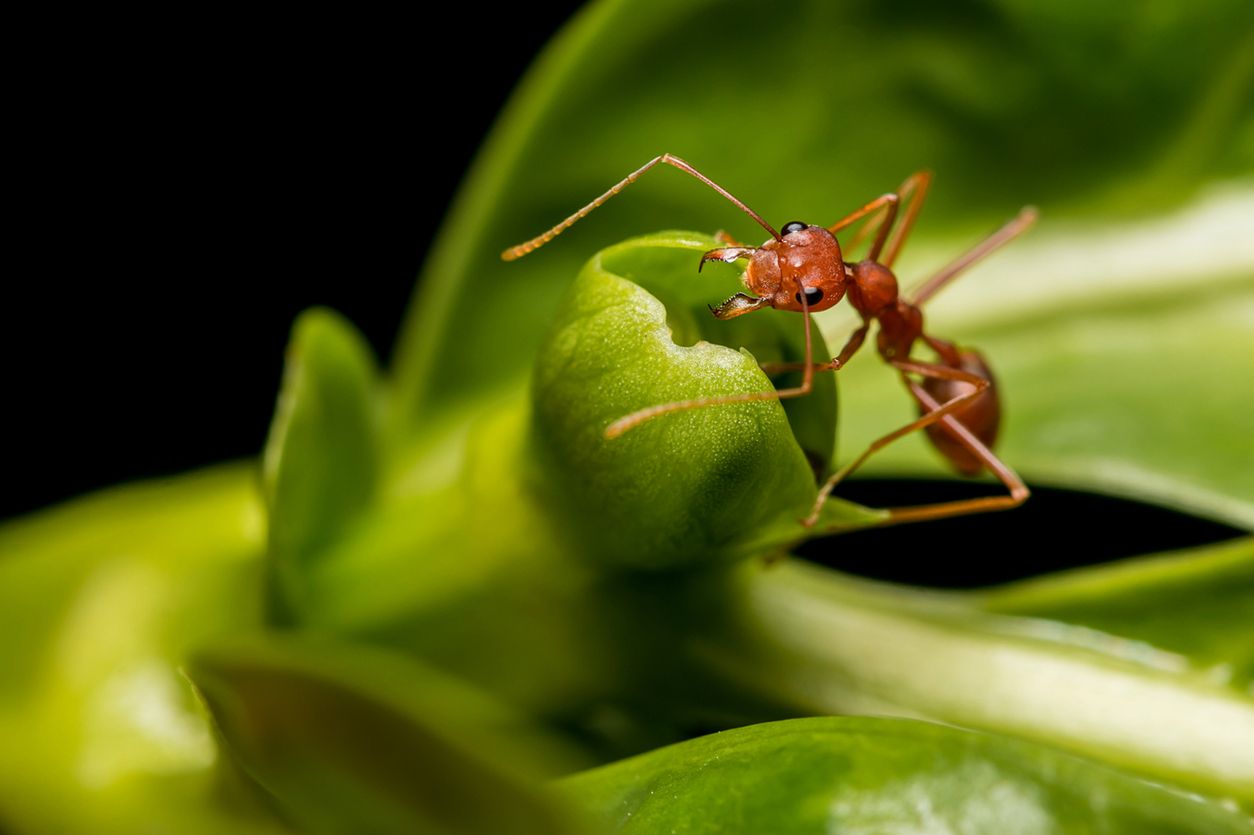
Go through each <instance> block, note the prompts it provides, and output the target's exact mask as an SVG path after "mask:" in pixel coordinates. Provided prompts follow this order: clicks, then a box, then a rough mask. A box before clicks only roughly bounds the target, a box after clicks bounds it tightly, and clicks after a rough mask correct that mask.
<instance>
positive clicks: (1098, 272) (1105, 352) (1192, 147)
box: [393, 0, 1254, 526]
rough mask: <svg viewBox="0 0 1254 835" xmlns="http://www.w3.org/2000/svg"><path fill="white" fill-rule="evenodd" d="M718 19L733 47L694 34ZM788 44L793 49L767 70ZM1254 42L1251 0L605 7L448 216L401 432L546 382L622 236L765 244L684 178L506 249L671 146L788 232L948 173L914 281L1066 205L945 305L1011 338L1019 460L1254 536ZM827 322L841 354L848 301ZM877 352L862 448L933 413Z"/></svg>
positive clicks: (401, 389) (939, 318) (921, 454)
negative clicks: (1024, 214)
mask: <svg viewBox="0 0 1254 835" xmlns="http://www.w3.org/2000/svg"><path fill="white" fill-rule="evenodd" d="M712 33H716V40H717V47H702V46H694V44H696V43H698V42H699V41H700V38H701V36H709V37H714V35H713V34H712ZM770 56H775V57H778V56H788V60H787V62H786V63H787V67H786V68H784V67H783V65H781V68H780V69H779V71H778V72H774V71H765V70H764V69H763V66H764V64H763V61H764V60H767V61H768V63H769V60H770V59H769V57H770ZM1093 56H1101V57H1100V61H1099V62H1098V64H1100V70H1098V69H1096V67H1097V64H1095V63H1094V58H1093ZM1251 56H1254V19H1252V17H1251V10H1250V5H1249V3H1248V2H1246V0H1200V2H1197V3H1191V4H1187V5H1184V6H1179V5H1168V6H1158V5H1154V6H1140V7H1137V8H1135V9H1128V8H1123V7H1120V8H1115V7H1111V8H1109V9H1105V8H1103V9H1096V8H1094V7H1092V5H1091V4H1088V5H1085V4H1081V3H1078V2H1067V3H1061V4H1024V3H1019V2H1009V1H1008V0H1007V2H994V3H987V4H983V5H976V6H972V5H968V6H964V7H963V8H961V9H952V8H946V9H945V10H943V11H942V10H938V9H937V8H935V7H934V6H931V5H929V4H927V3H923V2H904V3H893V4H882V3H857V2H845V3H838V4H832V3H829V2H824V0H801V2H796V3H791V4H789V6H788V11H787V13H782V12H780V11H779V10H776V9H764V8H763V7H762V6H761V5H760V4H754V3H750V2H747V0H723V2H716V1H715V0H704V2H701V1H698V2H689V3H684V4H678V5H677V4H675V3H673V2H661V0H633V2H625V0H607V2H600V3H595V4H593V5H592V6H590V7H589V8H588V9H586V10H585V11H584V12H583V13H582V14H581V15H580V16H579V17H578V18H577V19H576V20H575V21H574V22H573V23H572V24H571V25H570V26H569V27H568V28H567V29H566V30H565V31H564V32H563V33H562V35H561V36H560V37H559V38H558V39H557V40H556V41H555V42H554V43H553V45H552V46H551V47H550V48H549V50H548V51H546V53H545V54H544V55H543V56H542V58H541V60H540V61H539V62H538V63H537V64H536V66H535V68H534V69H533V70H532V72H531V73H529V74H528V76H527V78H526V79H525V81H524V83H523V85H522V86H521V87H520V89H519V92H518V94H517V95H516V96H515V98H514V100H513V101H512V102H511V104H510V106H509V108H508V109H507V110H506V112H505V113H504V114H503V116H502V118H501V120H500V122H499V124H498V127H497V129H496V130H495V131H494V133H493V134H492V136H491V137H490V138H489V141H488V142H487V144H486V145H485V148H484V150H483V153H482V154H481V156H480V159H479V161H478V163H477V164H476V166H475V167H474V169H473V171H472V172H471V175H470V177H469V179H468V181H467V184H466V187H465V189H464V190H463V192H462V194H461V196H460V198H459V199H458V201H457V202H456V204H455V206H454V208H453V211H452V212H451V213H450V216H449V218H448V219H447V221H446V223H445V226H444V228H443V231H442V233H441V235H440V238H439V243H438V244H437V247H436V249H435V251H434V252H433V254H432V256H431V258H430V260H429V262H428V264H427V267H426V269H425V272H424V279H423V284H422V285H421V290H420V291H419V295H418V296H417V297H416V300H415V302H414V305H413V307H412V308H411V311H410V315H409V318H408V320H407V323H406V326H405V329H404V332H403V333H402V336H401V339H400V341H399V343H398V346H399V347H398V353H397V362H396V366H395V383H396V387H397V388H396V390H397V401H396V402H397V407H398V408H397V410H396V412H395V415H394V418H395V420H394V426H393V429H394V430H395V431H396V432H397V433H398V434H400V435H402V436H406V435H412V434H414V433H415V432H418V431H423V430H422V429H421V427H425V426H426V425H428V424H429V423H430V422H431V421H438V420H439V419H440V416H441V415H447V414H450V413H453V412H456V411H457V410H458V409H460V408H461V407H464V406H465V405H466V404H468V403H471V402H472V401H474V400H475V399H477V398H482V397H483V396H484V394H485V393H486V392H490V391H492V390H494V389H496V388H498V387H500V386H508V385H511V381H513V380H516V379H518V378H519V377H520V376H521V375H523V374H524V373H525V371H526V368H527V367H528V363H529V361H530V358H531V357H532V356H533V353H534V351H535V350H537V349H538V348H539V346H540V344H541V340H542V334H543V333H544V329H545V327H546V325H547V322H548V321H549V320H550V319H551V317H552V314H553V311H554V310H555V309H556V308H557V305H558V303H559V301H558V300H559V299H560V297H561V294H562V291H563V289H564V288H565V286H566V284H567V282H568V281H569V277H570V276H572V275H574V274H575V273H576V271H577V268H578V265H579V264H580V263H582V262H583V261H584V260H585V259H586V257H587V256H588V254H589V253H591V252H595V251H596V250H598V249H599V248H601V247H602V246H604V245H606V244H607V243H608V242H610V241H614V240H620V239H622V238H623V237H625V236H627V235H630V234H639V233H643V232H646V231H648V230H651V229H657V228H675V227H681V228H693V229H703V230H706V231H713V230H715V229H718V228H720V227H723V228H727V229H729V230H730V231H731V232H732V233H733V234H734V235H736V236H737V237H740V238H742V239H745V240H747V241H749V242H750V243H755V242H757V241H758V240H760V239H761V238H762V232H761V230H760V228H758V227H757V226H756V225H755V224H754V223H753V222H752V221H751V220H750V219H748V218H747V217H745V216H744V215H742V214H741V213H740V212H738V211H737V210H736V209H735V208H734V207H733V206H731V205H730V204H728V203H726V202H725V201H723V200H721V199H720V198H719V197H718V196H717V195H716V194H714V193H713V192H711V191H710V190H708V189H706V188H704V187H703V186H701V185H700V184H699V183H697V182H695V181H694V180H692V179H691V178H688V177H685V176H684V175H683V174H681V173H680V172H678V171H675V170H671V169H668V168H666V167H664V166H663V167H660V168H659V170H656V171H651V172H649V173H648V174H646V175H645V176H644V178H643V179H642V180H641V181H640V182H638V183H636V184H634V185H632V186H630V187H629V188H628V189H627V190H625V191H624V192H623V193H622V194H621V195H620V196H618V197H615V198H614V199H613V200H611V201H610V202H609V203H607V204H606V205H605V206H604V207H602V208H600V209H598V210H597V211H596V212H595V213H593V215H592V216H590V217H588V218H587V219H585V220H583V221H581V222H580V223H579V224H578V225H576V226H575V227H574V228H572V229H571V230H570V231H568V232H566V233H564V234H563V236H562V237H560V238H558V239H557V240H555V241H553V242H552V243H550V244H549V245H547V246H546V247H544V248H543V249H541V250H540V251H538V252H536V253H534V254H532V255H529V256H527V257H526V258H524V259H522V260H521V261H518V262H515V263H510V264H503V263H501V262H500V261H499V259H498V253H499V252H500V251H501V250H503V249H504V248H506V247H507V246H509V245H512V244H515V243H517V242H519V241H522V240H526V239H528V238H530V237H531V236H533V235H535V234H537V233H539V232H541V231H542V230H544V229H545V228H546V227H548V226H549V225H551V224H553V223H556V222H557V221H558V220H560V219H561V218H564V217H566V216H567V215H568V214H570V213H571V212H572V211H574V210H575V209H577V208H578V207H580V206H583V205H584V204H586V203H587V202H588V201H589V200H591V199H592V198H593V197H595V196H596V195H598V194H600V193H602V192H603V191H604V190H605V189H606V188H608V187H609V186H610V185H612V184H613V183H615V182H617V181H619V180H620V179H621V178H622V177H623V176H624V175H626V174H627V173H628V172H630V171H632V170H634V169H636V168H637V167H639V166H640V165H641V164H642V163H644V162H645V161H646V160H648V159H650V158H652V157H654V156H656V155H657V154H660V153H662V152H673V153H677V154H679V155H680V156H682V157H684V158H685V159H687V160H688V161H690V162H692V163H693V164H695V165H696V166H697V167H698V168H699V169H701V170H702V171H703V172H705V173H706V174H707V175H709V176H710V177H712V178H714V179H715V180H716V181H718V182H719V183H720V184H721V185H722V186H724V187H726V188H727V189H729V190H730V191H731V192H732V193H734V194H735V195H736V196H737V197H739V198H740V199H742V200H744V201H746V202H747V203H748V204H749V205H750V206H752V207H753V208H754V209H755V210H756V211H757V212H759V213H760V214H762V215H763V216H764V217H766V218H768V219H770V220H771V221H772V222H774V223H776V225H778V224H780V223H782V222H784V221H785V220H790V219H793V218H801V219H807V220H812V221H816V222H831V221H834V220H835V219H837V218H839V217H841V216H843V215H844V214H846V213H847V212H849V211H851V210H852V209H854V208H856V207H858V206H860V205H862V204H863V203H865V202H866V201H867V200H869V199H871V198H873V197H875V196H877V195H879V194H881V193H883V192H884V191H886V190H889V189H891V188H893V187H895V186H896V185H897V184H898V183H900V182H901V181H902V180H903V179H904V178H905V177H906V175H907V174H909V173H910V172H911V171H913V170H917V169H920V168H930V169H932V170H934V171H935V172H936V182H935V188H934V189H933V191H932V193H931V195H930V196H929V198H928V204H927V208H926V209H925V210H924V212H923V214H922V216H921V217H920V220H919V223H918V224H917V226H916V231H915V232H914V234H913V237H912V239H911V241H910V244H909V246H908V247H907V248H906V250H905V253H904V255H903V258H902V260H901V261H900V263H899V264H898V265H897V266H898V267H899V270H898V273H899V276H900V278H901V280H902V282H903V285H904V286H911V285H913V284H915V283H916V282H917V281H919V280H921V279H923V278H924V277H925V276H926V275H927V274H928V273H929V272H931V271H932V270H933V269H935V268H937V267H939V266H940V265H942V264H944V263H945V262H947V261H948V260H949V259H951V258H953V257H955V256H957V255H958V254H959V253H960V252H962V251H963V250H964V249H966V248H967V247H968V246H970V245H971V244H972V243H974V242H975V241H976V240H978V239H979V237H980V236H981V235H982V234H985V233H987V232H988V231H991V230H992V229H993V228H995V227H996V226H997V225H998V224H1000V223H1001V222H1002V221H1004V220H1005V219H1007V218H1009V217H1011V216H1013V215H1014V213H1015V212H1017V211H1018V209H1019V208H1020V207H1021V206H1022V205H1024V204H1027V203H1032V204H1035V205H1037V206H1039V207H1040V209H1041V214H1042V221H1041V223H1040V225H1039V228H1038V229H1037V230H1034V231H1033V232H1032V233H1031V234H1030V235H1029V236H1027V238H1026V239H1025V240H1023V241H1018V242H1016V243H1015V244H1014V245H1013V246H1012V247H1010V248H1009V249H1008V250H1007V252H1005V253H1002V254H999V255H998V256H997V257H995V258H994V259H992V260H990V262H989V263H988V265H987V267H986V268H984V269H982V270H980V271H978V272H973V273H972V274H971V275H970V276H966V277H964V278H963V279H962V280H961V281H960V282H959V284H958V285H955V286H954V287H953V288H951V289H947V290H946V291H945V293H944V294H943V296H942V297H941V298H939V299H938V300H937V304H935V305H934V306H933V308H932V309H931V310H930V311H929V313H930V314H931V316H930V320H929V326H930V327H933V328H934V329H935V331H936V332H937V333H938V334H939V335H941V336H943V337H947V338H953V339H956V340H958V341H960V342H972V343H975V344H978V345H980V346H981V347H983V348H985V349H986V351H987V354H988V356H989V358H990V360H991V362H992V363H993V367H994V370H995V371H996V372H997V373H998V375H999V380H1000V384H1001V388H1002V392H1003V398H1004V401H1005V406H1006V410H1007V414H1008V416H1009V422H1008V425H1007V427H1006V430H1005V432H1004V442H1005V447H1004V449H1005V453H1006V457H1007V460H1008V461H1009V462H1010V463H1011V464H1013V465H1015V466H1019V467H1021V468H1022V469H1023V470H1024V471H1025V473H1026V474H1027V475H1028V476H1029V478H1031V479H1033V480H1035V481H1038V482H1041V483H1055V484H1067V485H1069V486H1074V487H1081V488H1083V489H1097V490H1107V491H1113V492H1119V493H1120V494H1130V495H1135V496H1140V497H1144V498H1149V499H1152V500H1154V501H1160V502H1167V503H1171V504H1177V503H1178V504H1180V505H1181V506H1183V507H1186V508H1188V509H1190V510H1192V511H1193V512H1198V513H1202V514H1204V515H1207V516H1211V517H1212V518H1219V519H1225V520H1228V521H1230V522H1233V523H1236V524H1240V525H1243V526H1249V525H1250V524H1251V518H1252V511H1251V506H1252V505H1254V486H1252V485H1251V482H1250V476H1249V475H1248V471H1249V470H1250V469H1251V468H1249V467H1246V468H1244V469H1245V470H1246V471H1247V474H1245V475H1244V476H1242V473H1241V472H1240V471H1239V470H1238V467H1239V464H1240V460H1239V459H1240V456H1233V455H1231V454H1229V453H1228V452H1227V450H1229V449H1232V448H1233V447H1230V446H1228V445H1229V444H1232V443H1239V442H1240V441H1242V440H1243V438H1242V436H1241V435H1240V434H1239V427H1240V425H1241V424H1240V421H1241V420H1242V418H1243V416H1246V415H1249V414H1254V386H1242V385H1239V384H1237V381H1240V380H1244V379H1248V378H1250V376H1251V373H1250V362H1251V360H1250V359H1249V358H1250V357H1251V356H1254V343H1252V342H1251V337H1250V333H1251V328H1250V326H1249V321H1250V319H1249V313H1248V304H1246V303H1244V302H1242V303H1240V304H1241V307H1240V309H1239V310H1238V309H1237V308H1236V307H1234V308H1233V309H1231V310H1228V311H1226V312H1225V310H1224V306H1225V305H1226V304H1229V303H1232V304H1234V305H1235V304H1236V303H1237V302H1236V299H1233V298H1228V297H1227V291H1228V290H1229V289H1233V288H1237V287H1241V288H1244V291H1243V292H1244V295H1245V297H1246V298H1248V292H1249V288H1250V287H1251V284H1252V282H1254V251H1252V250H1251V247H1250V244H1249V236H1248V235H1247V234H1245V233H1244V232H1243V231H1242V230H1243V228H1244V226H1246V225H1248V222H1247V220H1248V217H1249V216H1250V213H1251V211H1252V205H1254V203H1252V200H1254V197H1252V195H1254V186H1251V184H1250V181H1249V179H1248V177H1249V172H1250V171H1251V170H1254V57H1251ZM1164 114H1170V118H1164ZM1242 178H1244V179H1242ZM980 273H982V274H980ZM1225 288H1226V289H1225ZM1149 299H1155V300H1158V302H1161V303H1160V304H1157V305H1149V306H1148V307H1146V306H1143V305H1142V303H1143V302H1145V301H1147V300H1149ZM819 318H820V321H821V322H822V324H823V328H824V332H825V334H826V335H827V337H828V339H829V342H830V343H831V344H833V345H836V344H840V341H841V340H842V339H843V338H844V336H845V335H846V334H847V333H848V330H849V329H850V327H851V322H850V320H849V318H848V316H847V315H842V314H841V313H840V312H839V311H838V310H837V311H833V312H832V313H831V314H830V315H828V314H824V315H822V316H820V317H819ZM503 334H508V335H509V348H508V350H501V349H500V347H499V343H500V338H501V336H502V335H503ZM1224 345H1226V346H1228V349H1226V350H1222V349H1221V350H1217V348H1222V346H1224ZM1242 348H1245V350H1241V349H1242ZM864 351H865V353H866V354H868V356H862V357H859V358H858V359H857V361H856V362H855V363H854V364H853V366H852V367H851V368H850V369H849V371H848V372H841V373H842V376H849V379H848V380H847V383H848V384H849V385H847V387H846V389H845V392H846V400H845V402H844V404H843V407H842V408H843V410H844V419H845V422H846V426H845V427H844V428H842V440H841V446H842V448H843V449H844V450H845V451H846V453H847V454H853V453H855V452H857V451H858V450H859V449H860V448H861V446H862V445H863V444H864V443H865V442H866V441H867V440H869V439H870V438H871V437H874V436H876V435H879V434H883V433H885V432H887V431H889V430H891V429H893V428H895V427H896V426H899V425H901V424H902V423H904V422H905V419H906V418H907V417H908V416H909V412H910V401H909V400H908V398H907V396H906V395H905V394H904V393H903V392H902V391H901V390H900V385H899V383H898V382H897V381H896V380H895V378H894V376H893V375H891V374H889V373H888V372H886V371H884V370H883V369H882V368H880V367H878V366H879V365H880V364H879V363H878V362H877V361H876V360H875V358H874V357H873V356H870V354H872V353H873V352H872V351H871V350H869V349H864ZM863 369H865V374H866V378H870V377H874V378H875V379H876V380H879V381H880V383H879V385H880V386H881V388H880V389H876V390H875V392H880V391H882V392H884V394H883V402H884V404H885V408H879V404H880V395H879V394H878V393H874V392H872V391H870V390H868V391H867V392H864V391H863V390H862V386H863V383H864V379H865V378H864V377H863V376H862V370H863ZM855 372H857V373H856V374H855ZM1212 426H1213V427H1214V431H1212ZM1130 428H1131V430H1132V431H1130ZM1234 430H1237V431H1234ZM1177 443H1182V444H1183V449H1182V450H1181V451H1179V452H1178V451H1177V449H1176V446H1175V445H1176V444H1177ZM896 454H899V457H896V458H894V457H893V455H896ZM933 459H934V454H933V453H932V452H931V451H930V450H927V449H926V448H925V447H924V445H923V442H922V441H921V440H920V439H909V440H908V441H903V442H902V443H901V444H896V445H894V446H893V447H890V451H889V452H886V453H885V454H884V455H881V456H875V457H873V458H872V459H871V461H870V462H869V463H868V466H867V472H868V473H870V472H873V471H875V469H876V468H879V472H888V471H890V470H891V471H893V472H910V473H920V472H931V473H935V472H937V469H936V467H935V465H934V464H932V463H931V462H932V461H933ZM1073 464H1075V465H1076V466H1075V467H1072V465H1073Z"/></svg>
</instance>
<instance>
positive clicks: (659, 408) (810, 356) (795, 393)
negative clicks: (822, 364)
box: [605, 295, 815, 439]
mask: <svg viewBox="0 0 1254 835" xmlns="http://www.w3.org/2000/svg"><path fill="white" fill-rule="evenodd" d="M801 298H802V302H801V307H802V310H801V316H802V320H803V321H804V323H805V360H804V362H803V363H802V371H803V373H802V376H801V385H799V386H795V387H793V388H787V389H771V390H770V391H749V392H745V393H743V394H728V395H724V396H722V397H698V398H696V399H694V400H677V401H675V402H674V403H659V404H658V405H656V406H649V407H648V408H645V409H640V410H639V411H635V412H632V413H631V414H629V415H624V416H623V417H620V418H619V419H618V420H616V421H614V422H613V423H611V424H610V425H609V426H607V427H605V437H606V438H607V439H613V438H617V437H618V436H619V435H622V434H623V433H624V432H626V431H628V430H630V429H634V428H636V427H637V426H639V425H640V424H642V423H644V422H645V421H649V420H652V419H653V418H655V417H660V416H661V415H668V414H670V413H672V412H684V411H687V410H689V409H702V408H705V407H706V406H724V405H727V404H730V403H752V402H755V401H759V400H783V399H785V398H789V397H802V396H803V395H807V394H809V393H810V390H811V389H812V388H813V387H814V372H815V365H814V340H813V338H812V336H811V333H810V331H811V324H810V309H809V305H807V304H806V302H805V296H804V295H803V296H802V297H801Z"/></svg>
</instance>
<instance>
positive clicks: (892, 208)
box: [827, 171, 932, 267]
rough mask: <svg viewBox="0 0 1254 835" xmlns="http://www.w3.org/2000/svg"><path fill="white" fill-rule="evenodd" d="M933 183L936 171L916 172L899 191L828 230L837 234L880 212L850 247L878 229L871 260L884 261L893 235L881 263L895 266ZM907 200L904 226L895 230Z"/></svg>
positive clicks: (881, 198) (872, 202)
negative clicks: (902, 205) (885, 247)
mask: <svg viewBox="0 0 1254 835" xmlns="http://www.w3.org/2000/svg"><path fill="white" fill-rule="evenodd" d="M931 183H932V172H930V171H916V172H915V173H913V174H911V175H910V176H909V177H907V178H906V179H905V181H904V182H903V183H902V184H901V186H900V187H899V188H898V189H897V190H896V191H893V192H889V193H888V194H884V195H881V196H879V197H877V198H876V199H874V200H872V201H871V202H870V203H867V204H866V205H865V206H863V207H862V208H860V209H858V210H857V211H855V212H853V213H852V214H850V215H848V216H846V217H844V218H842V219H841V220H838V221H836V223H834V224H832V225H831V226H829V227H828V228H827V231H829V232H831V233H832V234H833V235H835V234H836V233H837V232H839V231H841V230H842V229H845V228H847V227H849V226H851V225H852V224H854V223H857V222H858V221H859V220H861V219H862V218H864V217H866V216H867V215H872V214H874V213H876V212H879V213H880V214H879V216H878V217H873V218H872V219H871V220H869V221H867V223H866V224H865V225H864V226H863V227H862V228H861V229H859V230H858V232H857V234H856V235H854V237H853V238H852V240H851V241H850V242H849V248H850V249H853V248H854V247H855V246H857V245H858V244H860V243H861V242H862V240H863V239H864V238H865V237H866V236H867V235H868V234H870V230H872V229H874V230H875V240H874V242H873V243H872V244H871V248H870V250H869V251H868V252H867V258H868V259H870V260H872V261H881V259H880V252H881V250H883V249H884V246H885V244H886V243H887V242H888V240H889V232H892V233H893V235H892V242H891V243H888V255H887V256H885V257H884V258H883V259H882V261H881V263H883V264H884V265H885V266H890V267H891V266H892V262H893V261H894V260H895V259H896V257H897V253H898V251H900V249H901V247H902V244H904V243H905V239H906V236H907V235H908V234H910V229H911V228H912V227H913V226H914V220H915V218H916V217H918V214H919V210H920V209H922V208H923V198H924V197H925V196H926V195H927V190H928V187H929V186H930V185H931ZM903 201H905V203H906V211H905V215H904V217H903V218H902V223H901V225H900V226H898V227H897V228H896V229H894V224H895V223H896V221H897V209H898V207H899V206H900V205H901V203H902V202H903Z"/></svg>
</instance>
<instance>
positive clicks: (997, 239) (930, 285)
mask: <svg viewBox="0 0 1254 835" xmlns="http://www.w3.org/2000/svg"><path fill="white" fill-rule="evenodd" d="M1038 216H1039V213H1038V212H1037V211H1036V207H1035V206H1024V207H1023V208H1022V209H1021V210H1020V211H1019V214H1018V215H1017V216H1016V217H1015V218H1014V219H1013V220H1011V221H1010V222H1009V223H1007V224H1006V225H1005V226H1003V227H1001V228H1000V229H998V230H997V231H996V232H994V233H993V234H991V235H989V236H988V237H987V238H985V239H984V240H982V241H980V242H979V243H978V244H976V245H975V246H973V247H971V249H969V250H967V251H966V252H964V253H963V254H962V255H960V256H958V257H957V258H955V259H954V260H953V261H952V262H950V263H949V264H948V265H947V266H945V267H942V268H941V269H940V270H939V271H938V272H937V273H936V274H934V275H933V276H932V277H931V278H929V279H928V280H927V281H925V282H923V284H922V285H920V287H919V289H918V290H916V291H915V292H914V298H912V299H911V300H910V303H911V304H913V305H915V306H916V307H918V306H920V305H922V304H923V303H924V302H925V301H927V300H928V299H930V298H931V297H932V296H934V295H936V292H937V291H938V290H940V289H941V288H942V287H944V286H945V285H946V284H948V283H949V282H950V281H953V280H954V279H955V278H956V277H957V276H958V275H960V274H961V273H962V272H963V271H964V270H966V269H967V268H968V267H970V266H972V265H973V264H975V263H977V262H978V261H980V260H982V259H984V258H986V257H988V256H989V255H992V254H993V253H994V252H996V251H997V250H998V249H1000V248H1001V247H1003V246H1005V245H1006V244H1008V243H1010V242H1011V241H1013V240H1014V239H1015V238H1017V237H1019V236H1020V235H1022V234H1023V233H1024V232H1026V231H1028V230H1029V229H1031V228H1032V224H1034V223H1036V219H1037V217H1038Z"/></svg>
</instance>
